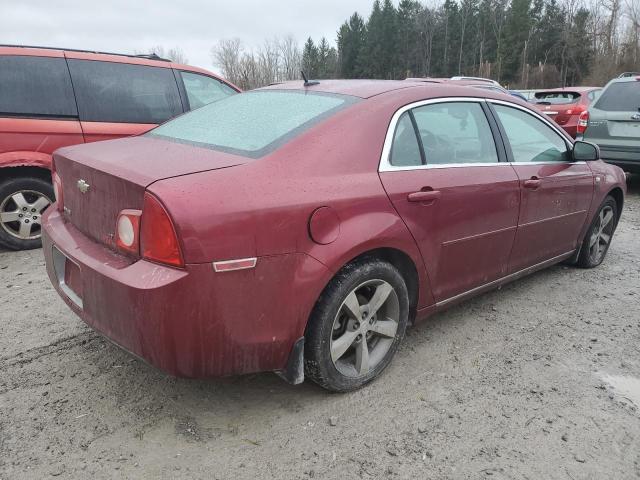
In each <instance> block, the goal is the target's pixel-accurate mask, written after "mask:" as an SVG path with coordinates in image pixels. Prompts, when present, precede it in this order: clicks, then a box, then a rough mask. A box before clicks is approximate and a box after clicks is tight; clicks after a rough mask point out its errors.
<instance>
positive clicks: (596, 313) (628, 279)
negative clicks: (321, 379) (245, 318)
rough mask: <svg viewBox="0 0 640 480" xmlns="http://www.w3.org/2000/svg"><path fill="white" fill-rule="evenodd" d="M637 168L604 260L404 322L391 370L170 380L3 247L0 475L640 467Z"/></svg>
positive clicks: (605, 470)
mask: <svg viewBox="0 0 640 480" xmlns="http://www.w3.org/2000/svg"><path fill="white" fill-rule="evenodd" d="M639 238H640V178H639V177H635V178H632V179H631V184H630V192H629V196H628V199H627V205H626V206H625V210H624V212H623V216H622V221H621V223H620V225H619V228H618V231H617V233H616V236H615V238H614V242H613V245H612V247H611V250H610V251H609V254H608V257H607V259H606V260H605V263H604V264H603V265H602V266H601V267H599V268H597V269H595V270H580V269H575V268H568V267H566V266H556V267H553V268H550V269H548V270H545V271H542V272H538V273H537V274H534V275H533V276H530V277H528V278H525V279H522V280H520V281H517V282H515V283H512V284H510V285H508V286H506V287H504V288H502V289H501V290H499V291H495V292H492V293H489V294H485V295H482V296H480V297H477V298H476V299H474V300H471V301H468V302H466V303H464V304H462V305H459V306H457V307H454V308H452V309H451V310H449V311H447V312H445V313H442V314H439V315H437V316H435V317H433V318H432V319H431V320H430V321H428V322H425V323H423V324H421V325H418V326H417V327H414V328H412V329H410V331H409V332H408V337H407V338H406V341H405V343H404V346H403V347H402V348H401V350H400V351H399V352H398V355H397V356H396V358H395V359H394V362H393V363H392V365H391V366H390V367H389V368H388V369H387V371H386V373H385V374H384V375H383V377H382V378H381V379H380V380H378V381H377V382H375V383H373V384H371V385H370V386H368V387H366V388H364V389H363V390H361V391H358V392H355V393H351V394H346V395H339V394H329V393H326V392H325V391H323V390H321V389H320V388H317V387H316V386H314V385H312V384H307V383H305V384H303V385H300V386H297V387H293V386H290V385H287V384H286V383H284V382H283V381H281V380H280V379H278V378H277V377H276V376H275V375H272V374H260V375H250V376H244V377H237V378H231V379H223V380H207V381H193V380H181V379H175V378H169V377H167V376H165V375H163V374H162V373H159V372H157V371H155V370H154V369H152V368H151V367H148V366H147V365H145V364H143V363H141V362H140V361H138V360H136V359H133V358H132V357H130V356H129V355H128V354H126V353H124V352H122V351H121V350H119V349H118V348H116V347H114V346H113V345H111V344H110V343H109V342H107V341H105V340H104V339H103V338H101V337H100V336H99V335H97V334H96V333H94V332H93V331H91V330H90V329H89V328H87V327H86V326H84V324H83V323H82V322H81V321H80V320H79V319H78V318H77V317H76V316H75V315H73V314H72V313H71V312H70V311H69V310H68V309H67V307H66V306H65V305H64V304H63V302H62V301H61V300H60V299H59V298H58V296H57V294H56V293H55V292H54V291H53V289H52V288H51V287H50V285H49V282H48V280H47V278H46V274H45V271H44V264H43V259H42V252H41V251H40V250H35V251H30V252H0V291H1V292H2V295H1V297H0V311H1V312H2V314H1V318H2V321H0V479H1V480H7V479H22V478H25V479H41V478H50V477H51V476H54V477H58V478H74V479H75V478H92V479H96V480H97V479H104V478H135V479H165V478H166V479H180V478H188V479H212V478H220V479H222V478H234V479H239V478H251V479H255V478H300V479H305V478H311V477H317V478H433V479H440V478H452V479H458V478H460V479H462V478H464V479H466V478H496V479H507V478H508V479H513V478H523V479H540V478H544V479H551V478H554V479H555V478H562V479H564V478H566V479H604V478H608V479H630V478H640V410H639V409H640V240H639Z"/></svg>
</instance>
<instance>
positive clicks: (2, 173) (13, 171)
mask: <svg viewBox="0 0 640 480" xmlns="http://www.w3.org/2000/svg"><path fill="white" fill-rule="evenodd" d="M21 177H36V178H40V179H41V180H45V181H47V182H49V183H51V170H49V169H48V168H45V167H36V166H27V165H16V166H6V165H5V166H2V168H0V181H3V180H8V179H13V178H21Z"/></svg>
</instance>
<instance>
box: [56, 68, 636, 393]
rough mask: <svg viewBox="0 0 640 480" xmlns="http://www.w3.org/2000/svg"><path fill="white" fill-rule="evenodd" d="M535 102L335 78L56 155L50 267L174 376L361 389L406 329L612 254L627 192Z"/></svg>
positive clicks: (124, 338)
mask: <svg viewBox="0 0 640 480" xmlns="http://www.w3.org/2000/svg"><path fill="white" fill-rule="evenodd" d="M598 156H599V155H598V148H597V147H596V146H595V145H592V144H588V143H585V142H575V144H574V143H573V142H572V141H571V139H570V138H569V136H568V135H567V134H566V133H565V132H563V131H562V130H561V129H560V128H559V127H558V125H557V124H555V123H553V122H551V121H549V120H548V119H547V118H545V117H544V116H542V115H540V114H539V113H538V112H537V111H535V110H534V109H533V108H532V107H531V106H529V105H527V104H526V103H525V102H522V101H521V100H519V99H516V98H514V97H512V96H509V95H504V94H500V93H496V92H492V91H489V90H481V89H478V88H473V87H465V86H461V85H456V84H454V83H451V82H449V83H428V82H409V81H365V80H352V81H348V80H341V81H340V80H335V81H331V80H323V81H321V82H314V83H312V82H309V83H306V82H305V84H304V85H303V83H302V81H300V82H288V83H284V84H276V85H273V86H270V87H266V88H262V89H258V90H253V91H251V92H246V93H242V94H239V95H234V96H230V97H227V98H225V99H223V100H220V101H218V102H215V103H212V104H210V105H207V106H205V107H203V108H200V109H198V110H196V111H194V112H190V113H188V114H186V115H182V116H180V117H178V118H176V119H174V120H172V121H170V122H167V123H165V124H163V125H161V126H160V127H158V128H156V129H154V130H152V131H151V132H148V133H147V134H145V135H142V136H138V137H134V138H126V139H120V140H113V141H109V142H101V143H94V144H90V145H80V146H75V147H66V148H62V149H60V150H58V151H57V152H56V153H55V154H54V167H55V169H54V174H53V179H54V184H55V186H56V191H57V195H56V198H57V203H56V206H55V208H49V209H48V210H47V211H46V212H45V216H44V220H43V232H44V234H43V244H44V245H43V251H44V256H45V259H46V266H47V272H48V275H49V278H50V280H51V282H52V283H53V285H54V287H55V288H56V290H57V291H58V293H59V294H60V296H61V297H62V298H63V299H64V300H65V302H66V303H67V304H68V305H69V307H70V308H71V309H72V310H73V311H74V312H76V313H77V314H78V315H79V316H80V317H81V318H82V319H83V320H84V321H85V322H86V323H88V324H89V325H91V326H92V327H94V328H95V329H96V330H98V331H100V332H102V333H103V334H104V335H106V336H107V337H109V338H110V339H112V340H113V341H114V342H116V343H117V344H119V345H121V346H122V347H123V348H124V349H126V350H128V351H130V352H133V353H134V354H136V355H137V356H139V357H142V358H143V359H145V360H147V361H148V362H149V363H151V364H152V365H155V366H156V367H158V368H160V369H162V370H164V371H166V372H169V373H171V374H175V375H180V376H188V377H207V376H219V375H232V374H241V373H251V372H258V371H277V372H278V373H279V374H280V375H282V376H283V377H284V378H285V379H287V380H288V381H290V382H292V383H299V382H301V381H302V380H303V379H304V378H305V376H306V377H308V378H309V379H311V380H313V381H315V382H317V383H318V384H320V385H322V386H323V387H325V388H328V389H331V390H337V391H346V390H353V389H355V388H358V387H361V386H362V385H364V384H365V383H367V382H369V381H371V380H372V379H374V378H376V377H377V376H378V375H379V374H380V373H381V372H382V371H383V370H384V369H385V367H386V366H387V365H388V364H389V362H390V361H391V358H392V357H393V355H394V353H395V352H396V350H397V348H398V345H399V344H400V342H401V341H402V338H403V336H404V332H405V328H406V326H407V324H408V323H409V322H413V321H420V320H423V319H425V318H426V317H427V316H429V315H430V314H433V313H434V312H437V311H439V310H442V309H444V308H446V307H448V306H450V305H452V304H454V303H456V302H459V301H460V300H462V299H465V298H468V297H470V296H472V295H475V294H477V293H479V292H482V291H486V290H488V289H492V288H496V287H499V286H500V285H502V284H504V283H505V282H508V281H510V280H514V279H516V278H519V277H521V276H523V275H526V274H528V273H530V272H533V271H535V270H538V269H540V268H544V267H546V266H549V265H553V264H555V263H558V262H561V261H563V260H566V261H571V262H573V263H577V264H578V265H580V266H582V267H595V266H597V265H599V264H600V263H601V262H602V261H603V259H604V257H605V255H606V252H607V249H608V248H609V245H610V243H611V239H612V236H613V233H614V231H615V227H616V225H617V222H618V218H619V216H620V213H621V211H622V208H623V202H624V193H625V191H626V184H625V177H624V173H623V172H622V170H620V169H619V168H618V167H615V166H613V165H608V164H606V163H604V162H602V161H599V159H598Z"/></svg>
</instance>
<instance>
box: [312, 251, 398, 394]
mask: <svg viewBox="0 0 640 480" xmlns="http://www.w3.org/2000/svg"><path fill="white" fill-rule="evenodd" d="M408 318H409V294H408V292H407V286H406V284H405V281H404V279H403V278H402V275H401V274H400V272H398V270H397V269H396V268H395V267H394V266H393V265H391V264H389V263H387V262H383V261H380V260H376V259H368V260H361V261H356V262H353V263H350V264H348V265H347V266H345V267H344V268H343V269H342V270H341V271H340V273H338V275H336V277H334V278H333V280H332V281H331V282H330V283H329V285H328V286H327V287H326V288H325V290H324V291H323V292H322V294H321V296H320V299H319V300H318V302H317V303H316V306H315V307H314V310H313V313H312V314H311V318H310V320H309V324H308V326H307V331H306V333H305V349H304V355H305V375H306V376H307V377H308V378H310V379H311V380H313V381H314V382H316V383H318V384H319V385H320V386H322V387H324V388H326V389H328V390H332V391H336V392H347V391H350V390H355V389H357V388H360V387H362V386H363V385H365V384H366V383H368V382H370V381H371V380H373V379H374V378H376V377H378V376H379V375H380V374H381V373H382V371H383V370H384V369H385V368H386V367H387V365H388V364H389V363H390V362H391V359H392V358H393V355H394V354H395V352H396V350H397V349H398V346H399V344H400V342H401V341H402V338H403V337H404V332H405V329H406V327H407V321H408Z"/></svg>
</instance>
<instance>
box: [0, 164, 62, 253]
mask: <svg viewBox="0 0 640 480" xmlns="http://www.w3.org/2000/svg"><path fill="white" fill-rule="evenodd" d="M53 200H54V194H53V186H52V185H51V183H50V182H47V181H46V180H44V179H42V178H37V177H22V178H9V179H7V180H4V181H3V182H1V183H0V245H2V246H4V247H6V248H9V249H11V250H28V249H32V248H39V247H40V246H41V245H42V241H41V225H42V224H41V218H42V213H44V211H45V210H46V208H47V207H48V206H49V205H50V204H51V203H52V202H53Z"/></svg>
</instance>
